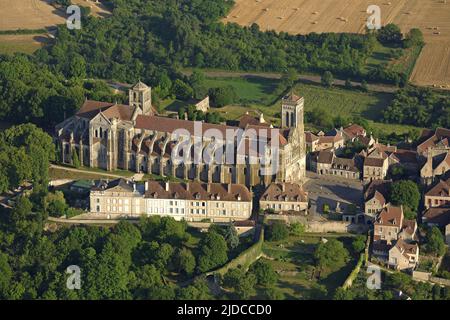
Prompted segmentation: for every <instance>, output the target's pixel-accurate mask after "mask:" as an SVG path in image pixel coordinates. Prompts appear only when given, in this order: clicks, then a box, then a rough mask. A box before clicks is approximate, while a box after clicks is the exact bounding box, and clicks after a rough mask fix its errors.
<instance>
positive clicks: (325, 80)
mask: <svg viewBox="0 0 450 320" xmlns="http://www.w3.org/2000/svg"><path fill="white" fill-rule="evenodd" d="M321 82H322V85H323V86H324V87H327V88H331V87H332V86H333V83H334V78H333V74H332V73H331V72H330V71H325V72H324V74H323V75H322V78H321Z"/></svg>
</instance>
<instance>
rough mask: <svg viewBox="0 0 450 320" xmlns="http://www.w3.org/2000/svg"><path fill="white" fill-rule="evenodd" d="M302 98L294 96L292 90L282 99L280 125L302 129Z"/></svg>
mask: <svg viewBox="0 0 450 320" xmlns="http://www.w3.org/2000/svg"><path fill="white" fill-rule="evenodd" d="M303 106H304V99H303V98H302V97H298V96H296V95H295V94H294V93H293V92H292V91H291V93H290V94H288V95H287V96H285V97H284V98H283V99H282V104H281V127H282V128H299V129H300V130H301V131H304V125H303Z"/></svg>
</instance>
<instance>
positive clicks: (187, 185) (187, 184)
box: [186, 182, 189, 191]
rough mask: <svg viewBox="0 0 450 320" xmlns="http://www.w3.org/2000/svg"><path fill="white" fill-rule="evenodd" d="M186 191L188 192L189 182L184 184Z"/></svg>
mask: <svg viewBox="0 0 450 320" xmlns="http://www.w3.org/2000/svg"><path fill="white" fill-rule="evenodd" d="M186 191H189V182H186Z"/></svg>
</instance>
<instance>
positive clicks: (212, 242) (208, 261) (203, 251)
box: [198, 232, 228, 273]
mask: <svg viewBox="0 0 450 320" xmlns="http://www.w3.org/2000/svg"><path fill="white" fill-rule="evenodd" d="M199 248H200V254H199V257H198V269H199V271H200V272H202V273H203V272H206V271H209V270H211V269H214V268H217V267H219V266H221V265H223V264H224V263H225V262H227V260H228V255H227V253H228V248H227V242H226V241H225V239H224V238H223V237H222V236H221V235H220V234H218V233H216V232H208V233H207V234H206V236H205V237H204V238H203V239H202V240H201V241H200V246H199Z"/></svg>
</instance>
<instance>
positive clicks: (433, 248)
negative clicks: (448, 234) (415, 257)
mask: <svg viewBox="0 0 450 320" xmlns="http://www.w3.org/2000/svg"><path fill="white" fill-rule="evenodd" d="M426 249H427V251H428V252H429V253H432V254H435V255H437V256H442V255H444V254H445V251H446V245H445V241H444V236H443V235H442V233H441V231H440V230H439V228H438V227H432V228H431V229H429V230H428V232H427V244H426Z"/></svg>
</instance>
